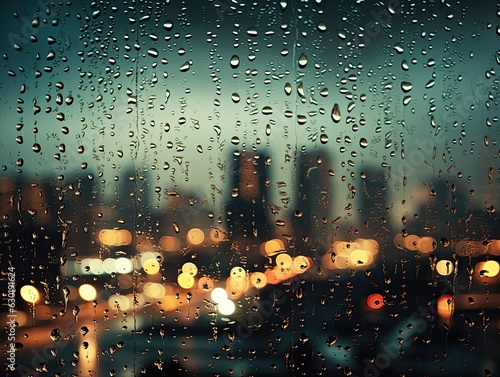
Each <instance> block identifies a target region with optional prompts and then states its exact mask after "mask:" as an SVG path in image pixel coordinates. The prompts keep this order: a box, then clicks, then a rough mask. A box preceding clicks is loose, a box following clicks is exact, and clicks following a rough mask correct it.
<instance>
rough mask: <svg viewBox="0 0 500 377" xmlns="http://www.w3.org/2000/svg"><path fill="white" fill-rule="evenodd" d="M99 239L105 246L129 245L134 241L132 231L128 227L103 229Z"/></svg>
mask: <svg viewBox="0 0 500 377" xmlns="http://www.w3.org/2000/svg"><path fill="white" fill-rule="evenodd" d="M98 239H99V242H100V243H101V244H102V245H105V246H127V245H130V244H131V243H132V233H130V232H129V231H128V230H126V229H102V230H101V231H99V234H98Z"/></svg>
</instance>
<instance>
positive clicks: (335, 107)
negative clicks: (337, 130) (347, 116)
mask: <svg viewBox="0 0 500 377" xmlns="http://www.w3.org/2000/svg"><path fill="white" fill-rule="evenodd" d="M332 120H333V121H334V122H335V123H338V122H340V107H339V104H338V103H336V104H335V105H333V109H332Z"/></svg>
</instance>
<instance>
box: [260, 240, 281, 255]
mask: <svg viewBox="0 0 500 377" xmlns="http://www.w3.org/2000/svg"><path fill="white" fill-rule="evenodd" d="M284 250H285V244H284V243H283V241H281V240H280V239H278V238H275V239H272V240H269V241H267V242H264V243H263V244H262V245H261V248H260V251H261V254H262V255H264V256H266V257H271V256H273V255H276V254H278V253H280V252H283V251H284Z"/></svg>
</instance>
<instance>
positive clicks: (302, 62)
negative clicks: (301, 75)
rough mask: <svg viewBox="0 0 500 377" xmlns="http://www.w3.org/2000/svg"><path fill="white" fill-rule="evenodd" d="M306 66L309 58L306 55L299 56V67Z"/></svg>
mask: <svg viewBox="0 0 500 377" xmlns="http://www.w3.org/2000/svg"><path fill="white" fill-rule="evenodd" d="M306 65H307V56H306V55H305V54H304V53H302V54H300V56H299V67H300V68H305V66H306Z"/></svg>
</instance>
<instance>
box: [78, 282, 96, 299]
mask: <svg viewBox="0 0 500 377" xmlns="http://www.w3.org/2000/svg"><path fill="white" fill-rule="evenodd" d="M78 293H79V294H80V297H81V298H82V299H83V300H85V301H93V300H95V298H96V297H97V290H96V289H95V288H94V286H92V285H90V284H82V285H80V288H78Z"/></svg>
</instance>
